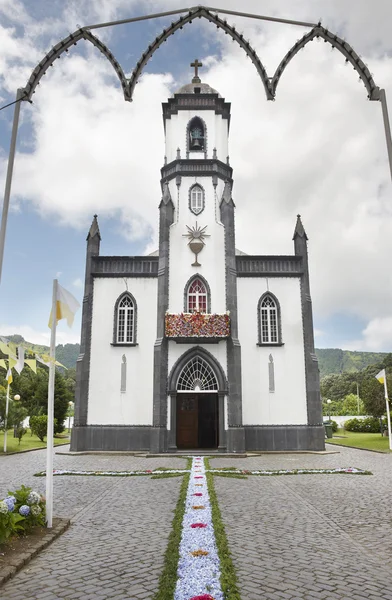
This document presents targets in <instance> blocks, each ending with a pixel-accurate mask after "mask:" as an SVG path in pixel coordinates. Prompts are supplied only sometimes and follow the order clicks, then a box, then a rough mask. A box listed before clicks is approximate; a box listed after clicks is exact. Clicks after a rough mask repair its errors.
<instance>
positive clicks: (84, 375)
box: [71, 217, 101, 450]
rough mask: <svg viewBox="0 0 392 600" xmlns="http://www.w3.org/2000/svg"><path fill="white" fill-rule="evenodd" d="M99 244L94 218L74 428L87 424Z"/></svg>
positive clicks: (85, 292)
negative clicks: (94, 267) (94, 266)
mask: <svg viewBox="0 0 392 600" xmlns="http://www.w3.org/2000/svg"><path fill="white" fill-rule="evenodd" d="M100 242H101V235H100V233H99V227H98V222H97V221H96V217H94V222H93V225H92V227H91V228H90V232H89V234H88V236H87V250H86V270H85V279H84V296H83V308H82V330H81V336H80V354H79V356H78V359H77V362H76V386H75V420H74V423H75V426H80V425H86V423H87V413H88V396H89V385H90V358H91V331H92V323H93V297H94V278H93V276H92V265H93V263H94V260H95V259H96V258H97V257H98V256H99V250H100ZM71 449H72V450H78V449H79V448H78V446H77V441H75V440H74V437H73V436H72V437H71Z"/></svg>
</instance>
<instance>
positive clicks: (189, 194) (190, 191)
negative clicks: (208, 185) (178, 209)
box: [188, 181, 206, 217]
mask: <svg viewBox="0 0 392 600" xmlns="http://www.w3.org/2000/svg"><path fill="white" fill-rule="evenodd" d="M194 187H199V188H201V190H202V191H203V208H202V209H201V211H200V212H199V213H197V214H196V213H195V212H194V211H193V210H192V205H191V197H192V190H193V188H194ZM205 206H206V193H205V190H204V187H203V186H202V185H201V183H198V182H197V181H196V182H195V183H194V184H192V185H191V187H190V188H189V191H188V207H189V210H190V211H191V213H192V214H193V215H196V217H198V216H199V215H201V213H202V212H203V210H204V209H205Z"/></svg>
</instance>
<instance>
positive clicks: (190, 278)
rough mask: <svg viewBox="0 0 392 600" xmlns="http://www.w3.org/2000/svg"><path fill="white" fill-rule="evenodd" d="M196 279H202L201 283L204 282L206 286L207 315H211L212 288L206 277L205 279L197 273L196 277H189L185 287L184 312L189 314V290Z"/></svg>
mask: <svg viewBox="0 0 392 600" xmlns="http://www.w3.org/2000/svg"><path fill="white" fill-rule="evenodd" d="M195 279H200V281H202V282H203V283H204V285H205V286H206V290H207V314H210V313H211V288H210V286H209V283H208V281H207V279H206V278H205V277H203V275H200V273H196V274H195V275H192V276H191V277H189V279H188V281H187V282H186V284H185V287H184V312H185V313H187V312H188V302H187V300H188V289H189V287H190V286H191V284H192V282H193V281H194V280H195Z"/></svg>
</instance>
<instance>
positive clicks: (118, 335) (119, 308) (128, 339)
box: [114, 292, 136, 344]
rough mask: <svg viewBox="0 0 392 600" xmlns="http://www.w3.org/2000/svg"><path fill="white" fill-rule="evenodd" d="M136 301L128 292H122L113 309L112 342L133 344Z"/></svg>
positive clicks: (134, 340) (134, 338)
mask: <svg viewBox="0 0 392 600" xmlns="http://www.w3.org/2000/svg"><path fill="white" fill-rule="evenodd" d="M135 342H136V302H135V299H134V298H133V297H132V295H131V294H130V293H129V292H126V293H125V294H122V295H121V296H120V298H119V299H118V300H117V302H116V307H115V311H114V343H115V344H135Z"/></svg>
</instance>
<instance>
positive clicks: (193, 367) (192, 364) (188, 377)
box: [177, 355, 218, 392]
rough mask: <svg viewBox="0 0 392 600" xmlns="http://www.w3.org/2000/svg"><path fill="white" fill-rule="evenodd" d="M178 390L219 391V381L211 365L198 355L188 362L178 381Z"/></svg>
mask: <svg viewBox="0 0 392 600" xmlns="http://www.w3.org/2000/svg"><path fill="white" fill-rule="evenodd" d="M177 390H178V391H197V392H206V391H215V390H216V391H217V390H218V381H217V378H216V375H215V373H214V371H213V370H212V368H211V367H210V365H209V364H208V363H207V361H205V360H204V359H203V358H202V357H201V356H198V355H196V356H195V357H193V358H192V359H191V360H190V361H188V362H187V364H186V365H185V367H184V368H183V370H182V371H181V373H180V376H179V378H178V382H177Z"/></svg>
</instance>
